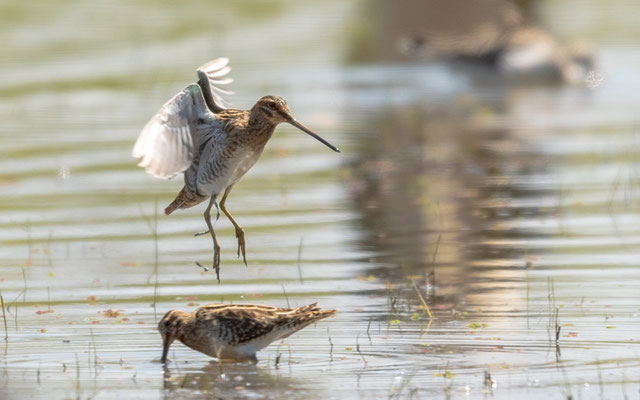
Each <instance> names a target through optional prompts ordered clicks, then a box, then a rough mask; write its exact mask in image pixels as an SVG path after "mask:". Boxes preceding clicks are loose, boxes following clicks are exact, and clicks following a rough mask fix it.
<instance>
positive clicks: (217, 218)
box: [193, 202, 220, 237]
mask: <svg viewBox="0 0 640 400" xmlns="http://www.w3.org/2000/svg"><path fill="white" fill-rule="evenodd" d="M214 204H215V205H216V222H218V220H219V219H220V209H219V208H218V203H215V202H214ZM209 232H211V230H207V231H202V232H197V233H195V234H194V235H193V236H195V237H198V236H202V235H206V234H207V233H209Z"/></svg>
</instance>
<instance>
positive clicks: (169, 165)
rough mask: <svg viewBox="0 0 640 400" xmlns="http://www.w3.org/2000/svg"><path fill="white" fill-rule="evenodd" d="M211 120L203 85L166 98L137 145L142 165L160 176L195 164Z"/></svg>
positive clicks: (194, 85) (165, 176)
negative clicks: (166, 100) (203, 94)
mask: <svg viewBox="0 0 640 400" xmlns="http://www.w3.org/2000/svg"><path fill="white" fill-rule="evenodd" d="M207 122H210V123H212V124H213V123H215V116H214V115H213V113H211V112H210V111H209V109H208V108H207V105H206V104H205V101H204V98H203V96H202V90H201V88H200V86H198V85H196V84H191V85H189V86H187V87H185V88H184V89H183V90H182V91H181V92H180V93H178V94H177V95H176V96H175V97H174V98H172V99H171V100H169V101H168V102H166V103H165V104H164V105H163V106H162V108H161V109H160V111H158V113H157V114H156V115H154V116H153V117H151V120H149V122H147V125H145V127H144V128H143V129H142V132H140V136H138V140H137V141H136V144H135V146H134V148H133V153H132V155H133V157H136V158H140V159H141V160H140V162H139V163H138V165H139V166H141V167H144V169H145V171H146V172H148V173H150V174H151V175H153V176H157V177H159V178H165V179H168V178H171V177H173V176H175V175H177V174H179V173H180V172H183V171H184V170H186V169H187V168H189V166H190V165H191V162H192V161H193V159H194V152H195V151H196V150H197V149H198V148H199V144H200V143H202V141H203V139H204V137H203V136H204V135H206V134H207V131H206V130H205V129H201V128H200V129H199V128H198V127H199V126H200V127H202V126H203V125H205V124H206V123H207Z"/></svg>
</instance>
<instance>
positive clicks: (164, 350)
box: [160, 338, 171, 364]
mask: <svg viewBox="0 0 640 400" xmlns="http://www.w3.org/2000/svg"><path fill="white" fill-rule="evenodd" d="M163 339H164V338H163ZM170 346H171V341H169V340H163V341H162V357H160V362H161V363H163V364H164V363H166V362H167V356H168V355H169V347H170Z"/></svg>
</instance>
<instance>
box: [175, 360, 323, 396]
mask: <svg viewBox="0 0 640 400" xmlns="http://www.w3.org/2000/svg"><path fill="white" fill-rule="evenodd" d="M184 368H185V366H184V365H181V366H180V367H178V366H177V365H176V366H174V367H173V368H169V367H165V368H164V390H163V398H165V399H175V398H186V399H188V398H202V397H205V398H215V399H231V398H258V399H262V398H273V399H302V398H307V396H309V393H308V392H307V391H306V390H304V389H300V388H299V387H297V385H299V383H298V382H296V381H295V380H293V379H290V378H287V377H283V376H280V373H279V372H278V370H275V371H274V370H265V369H263V368H261V367H258V366H256V364H254V363H218V362H211V363H209V364H207V365H206V366H205V367H203V368H201V369H198V370H193V372H187V371H188V370H187V371H184ZM315 395H318V393H316V394H315Z"/></svg>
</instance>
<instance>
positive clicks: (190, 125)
mask: <svg viewBox="0 0 640 400" xmlns="http://www.w3.org/2000/svg"><path fill="white" fill-rule="evenodd" d="M227 63H228V60H227V59H218V60H213V61H211V62H209V63H207V64H205V65H203V66H201V67H200V68H199V69H198V71H197V72H198V77H199V80H198V83H197V84H195V83H194V84H191V85H189V86H187V87H186V88H184V89H183V90H182V91H181V92H180V93H178V94H177V95H176V96H175V97H174V98H172V99H171V100H169V101H168V102H167V103H166V104H165V105H164V106H163V107H162V108H161V109H160V111H159V112H158V113H157V114H156V115H154V116H153V117H152V118H151V120H150V121H149V122H148V123H147V125H146V126H145V127H144V129H143V130H142V132H141V133H140V136H139V138H138V140H137V142H136V145H135V147H134V150H133V156H134V157H138V158H141V161H140V163H139V165H140V166H143V167H145V170H146V171H147V172H149V173H151V174H152V175H154V176H158V177H162V178H171V177H173V176H175V175H176V174H178V173H180V172H184V187H183V188H182V190H180V192H179V193H178V195H177V196H176V198H175V200H174V201H173V202H172V203H171V204H169V206H167V208H166V209H165V214H167V215H168V214H171V213H172V212H174V211H175V210H177V209H182V208H189V207H193V206H195V205H197V204H200V203H202V202H203V201H205V200H207V199H209V205H208V206H207V208H206V210H205V212H204V219H205V222H206V224H207V227H208V229H209V230H208V231H206V232H201V233H210V234H211V238H212V239H213V250H214V251H213V268H214V269H215V270H216V275H217V277H218V281H220V274H219V267H220V246H219V244H218V240H217V238H216V235H215V233H214V231H213V226H212V224H211V207H212V206H213V205H214V204H217V203H216V201H217V199H218V196H219V195H220V194H222V199H221V200H220V209H221V210H222V212H224V214H225V215H226V216H227V218H229V220H230V221H231V223H232V224H233V226H234V227H235V230H236V238H237V239H238V257H240V255H241V254H242V259H243V261H244V263H245V265H246V264H247V257H246V251H245V238H244V229H243V228H242V226H240V225H239V224H238V223H237V222H236V221H235V219H234V218H233V217H232V216H231V214H230V213H229V211H228V210H227V208H226V206H225V202H226V199H227V196H228V195H229V193H230V191H231V189H232V188H233V186H234V185H235V184H236V183H237V182H238V181H239V180H240V179H241V178H242V177H243V176H244V174H245V173H246V172H247V171H248V170H249V169H250V168H251V167H252V166H253V165H254V164H255V163H256V161H258V158H259V157H260V155H261V154H262V151H263V150H264V147H265V145H266V144H267V142H268V141H269V139H270V138H271V136H272V135H273V132H274V130H275V128H276V126H277V125H278V124H280V123H282V122H287V123H289V124H291V125H293V126H295V127H297V128H298V129H300V130H302V131H304V132H305V133H307V134H309V135H311V136H313V137H314V138H316V139H317V140H319V141H320V142H322V143H324V144H325V145H327V146H328V147H330V148H331V149H332V150H334V151H339V150H338V149H337V148H336V147H334V146H332V145H331V144H329V143H328V142H326V141H325V140H324V139H322V138H321V137H320V136H318V135H317V134H315V133H314V132H312V131H311V130H309V129H308V128H307V127H305V126H304V125H302V124H301V123H299V122H298V121H297V120H296V119H295V118H294V117H293V116H292V115H291V110H289V106H288V105H287V103H286V102H285V101H284V100H283V99H281V98H280V97H277V96H265V97H263V98H261V99H260V100H258V102H257V103H256V104H255V105H254V106H253V107H252V108H251V110H236V109H225V108H224V107H223V106H222V99H221V97H220V96H218V93H220V92H222V93H224V91H223V90H222V89H220V88H219V87H218V85H221V84H226V83H229V82H230V80H229V79H227V78H223V77H224V76H225V75H226V74H227V73H228V72H229V71H230V68H229V67H228V66H227ZM197 235H198V234H197Z"/></svg>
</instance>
